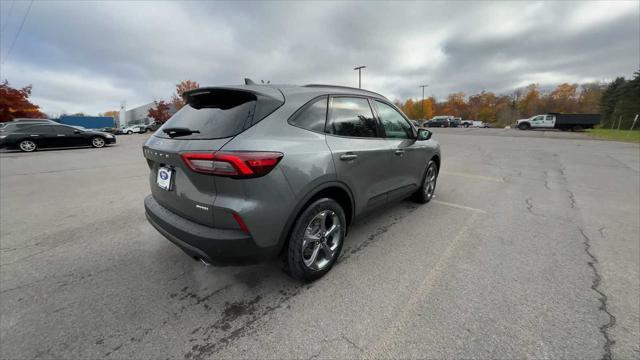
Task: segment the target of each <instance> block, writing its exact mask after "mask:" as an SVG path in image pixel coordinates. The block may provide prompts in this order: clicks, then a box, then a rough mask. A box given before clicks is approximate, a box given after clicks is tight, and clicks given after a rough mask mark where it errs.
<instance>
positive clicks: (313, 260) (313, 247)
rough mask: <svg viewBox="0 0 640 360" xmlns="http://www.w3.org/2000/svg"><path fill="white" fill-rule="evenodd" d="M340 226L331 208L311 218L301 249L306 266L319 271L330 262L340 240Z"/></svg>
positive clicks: (338, 219)
mask: <svg viewBox="0 0 640 360" xmlns="http://www.w3.org/2000/svg"><path fill="white" fill-rule="evenodd" d="M341 226H342V225H341V224H340V218H339V217H338V215H337V214H336V213H335V212H333V211H331V210H323V211H321V212H319V213H318V214H317V215H316V216H314V217H313V219H311V221H310V222H309V225H307V228H306V229H305V232H304V239H303V241H302V249H301V250H302V260H303V262H304V265H305V266H306V267H307V268H309V269H311V270H315V271H319V270H323V269H324V268H326V267H327V266H328V265H329V264H331V261H332V260H333V258H334V257H335V254H336V251H337V249H338V247H339V246H340V242H341V241H342V231H341Z"/></svg>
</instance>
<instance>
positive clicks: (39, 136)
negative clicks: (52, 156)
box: [16, 125, 55, 147]
mask: <svg viewBox="0 0 640 360" xmlns="http://www.w3.org/2000/svg"><path fill="white" fill-rule="evenodd" d="M16 132H19V133H23V134H24V138H29V139H31V140H33V141H34V142H35V143H36V144H38V146H39V147H52V146H55V132H54V130H53V126H52V125H33V126H29V127H26V128H23V129H20V130H16Z"/></svg>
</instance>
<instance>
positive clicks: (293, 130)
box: [215, 98, 336, 246]
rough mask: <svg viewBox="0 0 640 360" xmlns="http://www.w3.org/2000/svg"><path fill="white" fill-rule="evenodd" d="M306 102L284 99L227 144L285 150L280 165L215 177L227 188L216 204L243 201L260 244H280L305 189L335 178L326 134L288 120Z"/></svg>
mask: <svg viewBox="0 0 640 360" xmlns="http://www.w3.org/2000/svg"><path fill="white" fill-rule="evenodd" d="M309 100H310V98H309ZM305 102H306V101H304V98H303V99H290V98H287V102H286V103H285V105H283V106H282V107H280V108H279V109H278V110H276V111H275V112H274V113H273V114H271V115H269V116H268V117H267V118H265V119H264V120H262V121H261V122H259V123H258V124H256V125H254V126H253V127H251V128H249V129H247V130H246V131H245V132H243V133H242V134H240V135H238V136H236V137H235V138H234V139H233V140H231V141H230V142H229V143H228V144H226V145H225V146H224V147H223V150H226V151H277V152H281V153H283V154H284V156H283V158H282V160H281V161H280V163H279V164H278V165H277V166H276V168H275V169H274V170H273V171H272V172H271V173H269V174H267V175H266V176H264V177H261V178H256V179H249V180H242V181H235V180H234V179H228V178H220V177H216V187H217V188H219V189H222V188H223V187H224V189H225V191H224V195H223V192H220V193H219V194H218V197H217V198H216V201H215V207H230V206H233V207H237V206H238V205H240V206H241V208H242V214H243V219H244V221H245V223H246V224H247V227H248V228H249V229H250V231H251V234H252V236H253V237H254V240H255V241H256V243H257V244H258V245H260V246H274V245H276V244H278V243H279V240H280V238H281V234H282V232H283V231H285V230H286V229H285V225H286V224H287V220H288V219H289V218H290V216H291V215H292V213H293V212H294V211H295V208H296V206H297V205H298V203H299V202H300V201H301V200H302V199H303V198H304V197H305V195H307V194H308V193H309V192H310V191H312V190H313V189H314V188H317V187H318V186H320V185H322V184H323V183H326V182H329V181H335V180H336V176H335V168H334V166H333V160H332V157H331V151H330V150H329V148H328V147H327V144H326V142H325V135H324V134H321V133H315V132H312V131H309V130H304V129H301V128H297V127H295V126H293V125H290V124H289V123H288V122H287V119H288V118H289V117H290V116H291V115H292V114H293V113H294V112H295V111H296V110H297V109H298V108H299V107H300V106H302V105H303V104H304V103H305ZM227 189H230V190H231V191H227Z"/></svg>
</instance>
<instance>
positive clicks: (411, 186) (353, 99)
mask: <svg viewBox="0 0 640 360" xmlns="http://www.w3.org/2000/svg"><path fill="white" fill-rule="evenodd" d="M184 99H185V102H186V103H187V105H185V106H184V107H183V108H182V109H180V111H178V112H177V113H176V114H175V115H173V117H171V119H169V121H167V122H166V123H165V124H164V125H163V126H162V127H161V128H160V129H158V131H156V132H155V133H154V134H153V136H151V137H150V138H149V139H148V140H147V142H146V144H145V145H144V147H143V154H144V157H145V158H146V160H147V163H148V165H149V169H150V171H151V176H150V177H149V180H150V186H151V195H149V196H147V197H146V198H145V200H144V206H145V210H146V216H147V219H148V220H149V222H150V223H151V224H152V225H153V226H154V227H155V228H156V229H157V230H158V231H159V232H160V233H161V234H162V235H164V236H165V237H166V238H167V239H169V240H170V241H171V242H173V243H174V244H176V245H177V246H179V247H180V248H181V249H182V250H183V251H184V252H185V253H187V254H188V255H189V256H190V257H192V258H195V259H197V260H201V261H203V262H205V263H213V264H229V263H240V264H242V263H251V262H255V261H260V260H265V259H269V258H273V257H278V256H282V257H283V259H284V260H285V263H286V264H287V265H286V268H287V269H288V271H289V273H290V274H291V275H292V276H293V277H295V278H297V279H301V280H304V281H310V280H314V279H317V278H319V277H321V276H322V275H324V274H325V273H327V272H328V271H329V270H330V269H331V267H332V266H333V264H334V263H335V261H336V260H337V259H338V257H339V255H340V251H341V249H342V245H343V243H344V238H345V236H346V234H347V228H348V227H349V225H350V224H351V223H352V221H353V219H355V218H357V217H358V216H360V215H362V214H365V213H366V212H367V211H369V210H371V209H373V208H377V207H381V206H385V205H386V204H389V203H390V202H392V201H395V200H400V199H404V198H406V197H408V196H413V198H414V200H415V201H417V202H419V203H426V202H429V201H430V200H431V198H432V197H433V194H434V191H435V187H436V179H437V176H438V169H439V167H440V145H439V144H438V143H437V142H436V141H434V140H432V139H431V132H430V131H429V130H427V129H416V128H415V127H414V126H412V125H411V123H410V122H409V120H408V119H407V117H406V116H405V115H404V114H403V113H402V112H401V111H400V110H399V109H398V108H397V107H396V106H394V105H393V103H392V102H391V101H389V100H388V99H387V98H385V97H384V96H382V95H379V94H377V93H374V92H370V91H366V90H362V89H354V88H347V87H342V86H328V85H307V86H275V85H268V86H267V85H246V86H225V87H205V88H199V89H197V90H193V91H190V92H186V93H185V94H184Z"/></svg>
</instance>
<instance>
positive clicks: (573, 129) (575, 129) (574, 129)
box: [571, 125, 582, 131]
mask: <svg viewBox="0 0 640 360" xmlns="http://www.w3.org/2000/svg"><path fill="white" fill-rule="evenodd" d="M571 131H582V126H580V125H574V126H573V127H572V128H571Z"/></svg>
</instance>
